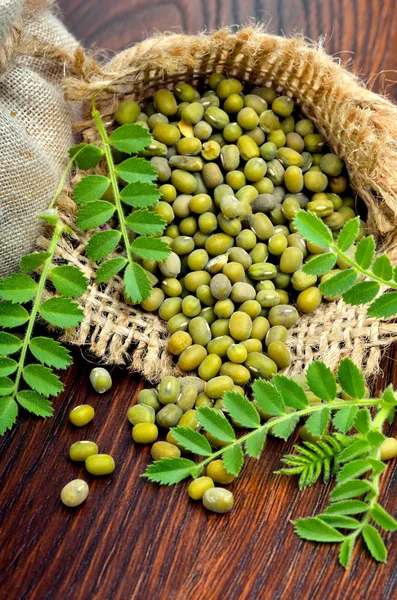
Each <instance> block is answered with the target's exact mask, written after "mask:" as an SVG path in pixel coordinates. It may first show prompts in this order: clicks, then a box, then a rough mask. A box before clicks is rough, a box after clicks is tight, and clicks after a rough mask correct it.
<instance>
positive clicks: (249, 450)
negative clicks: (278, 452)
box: [245, 428, 267, 458]
mask: <svg viewBox="0 0 397 600" xmlns="http://www.w3.org/2000/svg"><path fill="white" fill-rule="evenodd" d="M266 435H267V431H266V429H264V428H261V429H258V431H255V432H253V433H251V435H250V437H249V438H248V439H247V441H246V442H245V452H246V454H248V456H251V457H252V458H259V457H260V455H261V453H262V450H263V447H264V445H265V441H266Z"/></svg>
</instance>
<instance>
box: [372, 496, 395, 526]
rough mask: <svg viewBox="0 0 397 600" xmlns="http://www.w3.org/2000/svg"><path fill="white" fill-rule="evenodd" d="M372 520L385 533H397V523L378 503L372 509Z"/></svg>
mask: <svg viewBox="0 0 397 600" xmlns="http://www.w3.org/2000/svg"><path fill="white" fill-rule="evenodd" d="M371 514H372V518H373V519H374V521H375V523H377V524H378V525H379V526H380V527H382V529H384V530H385V531H396V529H397V521H396V520H395V519H394V518H393V517H392V516H391V515H389V513H388V512H386V511H385V509H384V508H383V506H381V505H380V504H378V503H377V502H376V503H375V504H374V506H373V508H372V513H371Z"/></svg>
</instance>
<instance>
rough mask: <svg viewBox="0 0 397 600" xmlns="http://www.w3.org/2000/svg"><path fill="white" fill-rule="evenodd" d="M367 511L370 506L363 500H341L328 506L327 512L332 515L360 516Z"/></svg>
mask: <svg viewBox="0 0 397 600" xmlns="http://www.w3.org/2000/svg"><path fill="white" fill-rule="evenodd" d="M367 510H368V504H366V503H365V502H363V501H362V500H341V501H340V502H335V503H334V504H331V505H330V506H328V507H327V508H326V509H325V512H326V513H327V514H330V515H336V514H338V515H358V514H360V513H363V512H367Z"/></svg>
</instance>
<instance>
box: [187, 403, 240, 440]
mask: <svg viewBox="0 0 397 600" xmlns="http://www.w3.org/2000/svg"><path fill="white" fill-rule="evenodd" d="M196 416H197V419H198V421H199V423H200V424H201V425H202V426H203V427H204V429H205V430H206V431H208V433H210V434H211V435H213V436H215V437H216V438H218V440H221V441H222V442H233V441H234V440H235V438H236V436H235V433H234V430H233V427H232V426H231V425H230V423H229V421H228V420H227V419H226V418H225V417H221V415H220V414H218V413H217V412H216V411H215V410H214V409H213V408H208V407H202V408H198V409H197V411H196Z"/></svg>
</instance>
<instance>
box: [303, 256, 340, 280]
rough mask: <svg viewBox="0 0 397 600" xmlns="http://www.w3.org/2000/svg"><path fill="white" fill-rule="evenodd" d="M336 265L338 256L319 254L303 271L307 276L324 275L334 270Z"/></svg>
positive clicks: (304, 266)
mask: <svg viewBox="0 0 397 600" xmlns="http://www.w3.org/2000/svg"><path fill="white" fill-rule="evenodd" d="M335 263H336V254H334V253H333V252H327V253H326V254H319V255H318V256H316V257H315V258H312V259H311V260H309V262H307V263H305V264H304V265H303V267H302V271H303V272H304V273H306V274H307V275H324V273H328V272H329V271H330V270H331V269H333V268H334V266H335Z"/></svg>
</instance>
